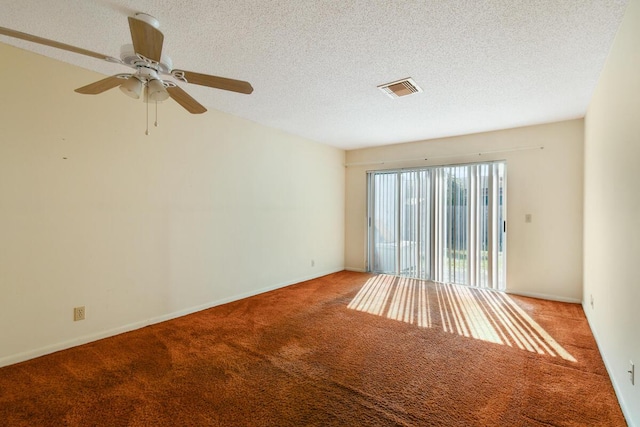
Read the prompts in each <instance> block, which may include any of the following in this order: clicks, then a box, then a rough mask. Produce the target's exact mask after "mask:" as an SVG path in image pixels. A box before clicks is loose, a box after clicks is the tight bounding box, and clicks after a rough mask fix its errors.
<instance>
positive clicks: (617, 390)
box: [582, 302, 638, 427]
mask: <svg viewBox="0 0 640 427" xmlns="http://www.w3.org/2000/svg"><path fill="white" fill-rule="evenodd" d="M582 309H583V310H584V314H585V316H586V318H587V323H588V324H589V329H591V333H592V334H593V338H595V340H596V345H597V346H598V352H599V353H600V356H601V357H602V361H603V362H604V367H605V369H606V370H607V374H609V379H610V380H611V384H612V385H613V391H615V393H616V397H617V398H618V403H619V404H620V409H622V415H624V418H625V420H626V421H627V425H628V426H629V427H638V426H636V425H635V424H633V421H632V420H631V414H630V413H629V410H628V409H627V402H625V400H624V396H623V395H622V392H621V391H620V387H619V386H618V383H617V381H616V380H615V377H614V376H613V375H612V372H613V369H611V364H610V363H609V360H608V359H607V355H606V354H605V353H604V352H603V351H602V347H600V339H598V332H597V331H596V330H595V328H594V327H593V326H592V325H591V321H590V320H589V314H588V307H587V306H585V302H583V303H582Z"/></svg>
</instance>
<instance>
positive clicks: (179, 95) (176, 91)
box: [167, 86, 207, 114]
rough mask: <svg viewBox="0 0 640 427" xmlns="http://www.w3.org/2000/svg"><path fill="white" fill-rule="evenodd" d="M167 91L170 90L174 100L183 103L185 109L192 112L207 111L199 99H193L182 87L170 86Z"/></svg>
mask: <svg viewBox="0 0 640 427" xmlns="http://www.w3.org/2000/svg"><path fill="white" fill-rule="evenodd" d="M167 92H169V96H171V98H173V100H174V101H176V102H177V103H178V104H180V105H182V106H183V107H184V108H185V110H187V111H188V112H190V113H191V114H202V113H204V112H205V111H207V109H206V108H204V107H203V106H202V105H201V104H200V103H199V102H198V101H196V100H195V99H193V98H192V97H191V96H190V95H189V94H188V93H187V92H185V91H184V90H183V89H182V88H181V87H178V86H174V87H168V88H167Z"/></svg>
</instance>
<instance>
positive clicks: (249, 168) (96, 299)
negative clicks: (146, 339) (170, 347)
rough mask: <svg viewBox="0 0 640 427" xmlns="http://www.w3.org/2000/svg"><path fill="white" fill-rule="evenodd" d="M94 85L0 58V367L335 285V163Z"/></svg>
mask: <svg viewBox="0 0 640 427" xmlns="http://www.w3.org/2000/svg"><path fill="white" fill-rule="evenodd" d="M102 77H103V76H100V75H97V74H95V73H92V72H88V71H85V70H81V69H78V68H76V67H73V66H70V65H66V64H63V63H60V62H57V61H53V60H50V59H47V58H44V57H41V56H38V55H35V54H31V53H28V52H25V51H21V50H18V49H15V48H12V47H9V46H6V45H2V44H0V80H1V81H2V82H3V83H2V95H1V101H0V133H1V139H0V236H2V237H1V238H0V343H1V345H0V366H1V365H4V364H8V363H13V362H16V361H19V360H23V359H26V358H29V357H33V356H36V355H39V354H42V353H46V352H49V351H53V350H56V349H59V348H64V347H68V346H71V345H74V344H78V343H82V342H86V341H89V340H92V339H95V338H99V337H102V336H106V335H110V334H113V333H116V332H120V331H123V330H127V329H131V328H135V327H139V326H142V325H145V324H147V323H149V322H156V321H159V320H162V319H166V318H170V317H173V316H177V315H179V314H185V313H188V312H190V311H194V310H197V309H199V308H203V307H207V306H210V305H215V304H218V303H220V302H224V301H228V300H232V299H236V298H239V297H242V296H246V295H251V294H255V293H257V292H260V291H263V290H266V289H270V288H275V287H279V286H283V285H286V284H290V283H293V282H296V281H299V280H302V279H306V278H311V277H316V276H319V275H322V274H326V273H329V272H334V271H338V270H341V269H343V266H344V252H343V250H344V166H343V164H344V151H342V150H338V149H335V148H331V147H328V146H325V145H321V144H317V143H314V142H311V141H307V140H303V139H301V138H298V137H294V136H291V135H288V134H285V133H283V132H280V131H277V130H274V129H269V128H266V127H263V126H259V125H257V124H254V123H251V122H248V121H246V120H242V119H239V118H235V117H232V116H229V115H226V114H222V113H219V112H216V111H209V112H207V113H205V114H204V115H195V116H194V115H190V114H188V113H186V112H185V111H184V110H182V109H181V108H180V107H178V106H177V105H176V104H175V103H173V102H171V101H169V102H165V103H163V104H162V105H161V106H160V107H159V111H160V128H158V129H152V135H150V136H145V135H144V130H145V104H143V103H142V102H136V101H133V100H131V99H130V98H127V97H125V96H124V95H123V94H122V93H120V91H119V90H117V89H114V90H112V91H109V92H106V93H104V94H101V95H97V96H86V95H79V94H76V93H74V92H73V89H74V88H77V87H80V86H83V85H85V84H88V83H90V82H92V81H95V80H98V79H100V78H102ZM212 90H213V89H212ZM258 90H259V87H258V88H256V91H258ZM238 96H243V95H238ZM246 102H251V97H246ZM65 158H66V159H65ZM311 260H314V261H315V266H313V267H312V266H311ZM81 305H84V306H86V317H87V319H86V320H85V321H82V322H73V321H72V313H73V307H74V306H81Z"/></svg>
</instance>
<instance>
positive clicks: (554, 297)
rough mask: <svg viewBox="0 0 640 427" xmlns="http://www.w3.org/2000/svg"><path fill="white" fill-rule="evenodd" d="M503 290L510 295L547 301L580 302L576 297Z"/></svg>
mask: <svg viewBox="0 0 640 427" xmlns="http://www.w3.org/2000/svg"><path fill="white" fill-rule="evenodd" d="M505 292H506V293H508V294H511V295H520V296H523V297H530V298H538V299H546V300H549V301H559V302H570V303H573V304H582V300H579V299H577V298H568V297H561V296H558V295H549V294H538V293H535V292H520V291H512V290H509V289H507V290H506V291H505Z"/></svg>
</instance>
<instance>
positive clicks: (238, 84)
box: [171, 70, 253, 95]
mask: <svg viewBox="0 0 640 427" xmlns="http://www.w3.org/2000/svg"><path fill="white" fill-rule="evenodd" d="M171 74H173V75H174V76H175V77H176V78H177V79H178V80H184V81H186V82H187V83H193V84H197V85H201V86H209V87H213V88H216V89H222V90H230V91H232V92H238V93H246V94H247V95H248V94H250V93H251V92H253V87H252V86H251V83H249V82H245V81H242V80H234V79H227V78H225V77H217V76H210V75H208V74H200V73H194V72H193V71H184V70H173V71H171Z"/></svg>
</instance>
